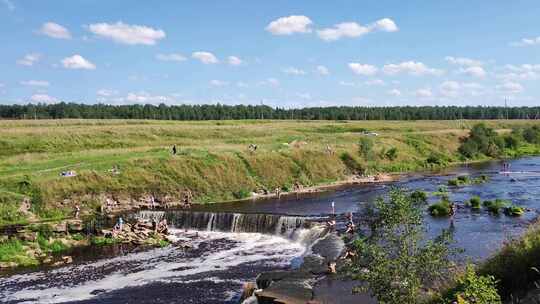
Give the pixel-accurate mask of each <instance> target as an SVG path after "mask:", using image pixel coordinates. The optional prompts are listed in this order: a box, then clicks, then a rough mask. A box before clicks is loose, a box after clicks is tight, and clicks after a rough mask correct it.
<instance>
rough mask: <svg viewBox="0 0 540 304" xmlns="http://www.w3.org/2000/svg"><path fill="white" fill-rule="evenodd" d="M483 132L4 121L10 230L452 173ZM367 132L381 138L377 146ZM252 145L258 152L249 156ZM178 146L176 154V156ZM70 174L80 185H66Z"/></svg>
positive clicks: (448, 125) (464, 125)
mask: <svg viewBox="0 0 540 304" xmlns="http://www.w3.org/2000/svg"><path fill="white" fill-rule="evenodd" d="M474 124H476V122H473V121H470V122H469V121H467V122H464V121H459V122H458V121H422V122H414V121H406V122H404V121H382V122H381V121H355V122H349V121H340V122H330V121H269V120H243V121H197V122H181V121H150V120H35V121H30V120H17V121H0V145H1V147H2V149H0V225H5V224H13V223H25V222H27V221H28V220H30V219H32V220H43V219H51V220H54V219H60V218H65V217H69V216H71V214H72V212H73V207H74V204H76V203H79V205H80V206H81V208H82V212H83V214H89V213H91V212H93V211H94V210H96V209H97V208H98V207H99V204H102V203H103V202H100V201H99V197H100V196H101V195H116V196H121V197H131V198H134V199H138V198H139V197H140V196H141V195H144V194H148V193H157V194H160V195H169V196H171V197H173V198H175V197H176V198H179V197H180V196H181V193H182V191H185V190H186V189H189V190H191V191H192V193H193V195H194V201H195V202H198V203H207V202H216V201H227V200H236V199H240V198H247V197H248V196H250V195H251V193H252V192H255V191H259V190H262V189H267V190H272V189H276V188H281V189H289V188H291V185H293V184H295V183H296V182H298V183H300V184H302V185H303V186H316V185H320V184H327V183H330V182H334V181H338V180H344V179H347V178H348V177H349V176H350V175H351V174H376V173H379V172H408V171H414V170H423V169H426V168H434V167H443V166H447V165H450V164H453V163H458V162H460V159H459V157H458V154H457V151H458V148H459V146H460V138H462V137H465V136H467V134H468V131H467V129H468V128H470V126H472V125H474ZM486 125H487V126H489V127H491V128H493V129H509V128H528V127H529V126H530V125H531V122H530V121H518V120H516V121H496V120H494V121H488V122H486ZM362 130H370V131H371V132H375V133H377V134H378V136H369V137H368V136H367V135H366V134H364V133H365V132H362ZM501 132H503V131H501ZM361 138H369V139H367V140H362V139H361ZM250 144H256V145H257V146H258V149H257V150H256V151H255V152H251V151H249V150H248V146H249V145H250ZM173 145H176V147H177V152H178V153H177V154H176V155H172V153H171V148H172V146H173ZM531 145H532V144H531ZM327 147H330V148H331V149H330V150H328V149H327ZM388 151H390V153H388ZM434 156H436V157H434ZM112 168H116V169H117V171H118V174H115V173H113V172H112ZM70 170H71V171H75V172H76V176H73V177H62V176H60V173H61V172H63V171H70ZM24 198H29V199H30V201H31V209H30V210H29V211H30V212H29V213H22V212H20V211H19V206H20V204H21V201H22V200H23V199H24Z"/></svg>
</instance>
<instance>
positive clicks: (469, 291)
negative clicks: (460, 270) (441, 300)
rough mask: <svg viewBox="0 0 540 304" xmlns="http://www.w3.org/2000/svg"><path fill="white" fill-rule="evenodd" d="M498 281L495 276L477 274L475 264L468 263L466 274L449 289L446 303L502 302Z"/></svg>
mask: <svg viewBox="0 0 540 304" xmlns="http://www.w3.org/2000/svg"><path fill="white" fill-rule="evenodd" d="M496 286H497V281H496V280H495V278H494V277H493V276H489V275H488V276H480V275H478V274H476V272H475V271H474V268H473V266H471V265H468V266H467V268H466V270H465V274H464V275H463V276H462V277H460V278H458V279H457V284H456V286H455V287H454V288H452V289H451V290H449V291H448V293H447V295H446V297H445V303H453V302H454V301H455V302H457V303H460V304H461V303H463V304H465V303H466V304H497V303H502V300H501V297H500V296H499V294H498V293H497V288H496Z"/></svg>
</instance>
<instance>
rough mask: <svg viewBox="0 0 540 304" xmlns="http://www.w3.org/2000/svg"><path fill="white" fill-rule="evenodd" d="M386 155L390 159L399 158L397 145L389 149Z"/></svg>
mask: <svg viewBox="0 0 540 304" xmlns="http://www.w3.org/2000/svg"><path fill="white" fill-rule="evenodd" d="M384 156H385V157H386V158H387V159H389V160H395V159H396V158H397V156H398V150H397V148H396V147H392V148H390V149H389V150H388V151H386V153H385V154H384Z"/></svg>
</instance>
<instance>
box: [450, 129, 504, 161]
mask: <svg viewBox="0 0 540 304" xmlns="http://www.w3.org/2000/svg"><path fill="white" fill-rule="evenodd" d="M504 147H505V142H504V139H503V138H502V137H501V136H499V135H498V134H497V132H496V131H495V130H494V129H492V128H490V127H488V126H487V125H486V124H484V123H480V124H477V125H475V126H473V128H472V129H471V131H470V134H469V136H468V137H467V138H465V139H464V140H463V142H462V144H461V146H460V147H459V149H458V151H459V152H460V153H461V155H463V156H464V157H466V158H475V157H478V156H479V155H486V156H490V157H497V156H499V155H500V154H501V151H502V149H503V148H504Z"/></svg>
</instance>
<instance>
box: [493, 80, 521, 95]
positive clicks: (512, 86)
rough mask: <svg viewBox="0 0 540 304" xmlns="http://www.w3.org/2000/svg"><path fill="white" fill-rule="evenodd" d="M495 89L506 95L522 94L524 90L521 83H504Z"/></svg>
mask: <svg viewBox="0 0 540 304" xmlns="http://www.w3.org/2000/svg"><path fill="white" fill-rule="evenodd" d="M495 88H496V89H497V90H499V91H502V92H504V93H521V92H523V90H524V88H523V86H522V85H521V84H520V83H517V82H511V81H507V82H503V83H502V84H500V85H497V86H496V87H495Z"/></svg>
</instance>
